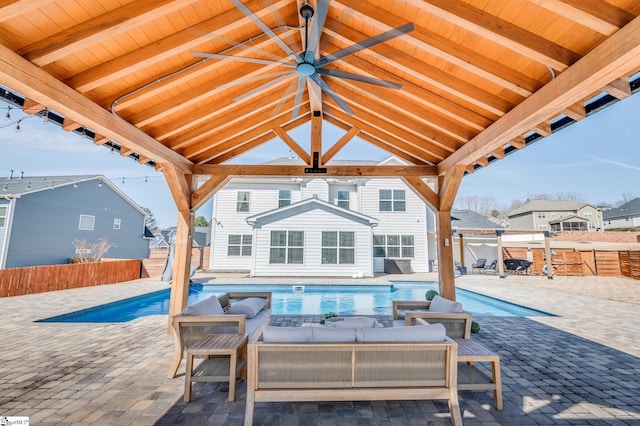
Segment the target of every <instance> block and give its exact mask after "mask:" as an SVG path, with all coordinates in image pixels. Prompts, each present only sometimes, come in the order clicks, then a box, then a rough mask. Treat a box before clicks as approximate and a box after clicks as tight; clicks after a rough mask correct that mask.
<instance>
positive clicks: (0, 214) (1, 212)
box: [0, 207, 7, 228]
mask: <svg viewBox="0 0 640 426" xmlns="http://www.w3.org/2000/svg"><path fill="white" fill-rule="evenodd" d="M6 220H7V208H6V207H0V228H4V226H5V222H6Z"/></svg>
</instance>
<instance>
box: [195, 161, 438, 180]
mask: <svg viewBox="0 0 640 426" xmlns="http://www.w3.org/2000/svg"><path fill="white" fill-rule="evenodd" d="M323 167H326V168H327V173H326V174H322V176H340V177H361V176H369V177H375V176H380V177H394V176H395V177H398V176H435V173H436V167H435V166H332V165H327V164H325V165H324V166H323ZM305 168H306V166H285V165H272V164H263V165H250V164H242V165H240V164H238V165H236V164H212V165H206V164H205V165H194V166H193V171H194V173H195V174H199V175H218V176H243V177H260V176H274V177H275V176H282V177H288V176H298V177H299V176H308V174H306V173H305V172H304V169H305Z"/></svg>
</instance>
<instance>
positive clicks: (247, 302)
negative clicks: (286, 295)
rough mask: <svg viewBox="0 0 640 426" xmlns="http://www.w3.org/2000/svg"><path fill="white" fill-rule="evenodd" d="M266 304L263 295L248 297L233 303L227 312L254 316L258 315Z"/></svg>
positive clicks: (248, 316)
mask: <svg viewBox="0 0 640 426" xmlns="http://www.w3.org/2000/svg"><path fill="white" fill-rule="evenodd" d="M265 306H267V300H266V299H263V298H262V297H248V298H246V299H242V300H240V301H238V302H236V303H234V304H233V305H231V307H230V308H229V310H228V311H227V314H231V315H242V314H244V315H246V316H247V318H253V317H255V316H256V315H258V312H260V311H261V310H262V309H263V308H264V307H265Z"/></svg>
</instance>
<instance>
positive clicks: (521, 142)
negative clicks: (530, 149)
mask: <svg viewBox="0 0 640 426" xmlns="http://www.w3.org/2000/svg"><path fill="white" fill-rule="evenodd" d="M509 145H511V146H512V147H514V148H517V149H523V148H524V147H525V146H527V141H526V139H525V137H524V135H519V136H516V137H515V138H513V140H511V141H510V142H509Z"/></svg>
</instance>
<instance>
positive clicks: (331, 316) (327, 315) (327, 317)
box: [320, 312, 338, 324]
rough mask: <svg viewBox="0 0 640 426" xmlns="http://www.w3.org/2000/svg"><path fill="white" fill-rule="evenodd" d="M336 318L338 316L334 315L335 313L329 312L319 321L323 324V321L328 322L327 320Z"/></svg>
mask: <svg viewBox="0 0 640 426" xmlns="http://www.w3.org/2000/svg"><path fill="white" fill-rule="evenodd" d="M337 316H338V314H336V313H335V312H329V313H328V314H324V316H323V317H322V319H321V320H320V324H324V322H325V320H328V319H329V318H334V317H337Z"/></svg>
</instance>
